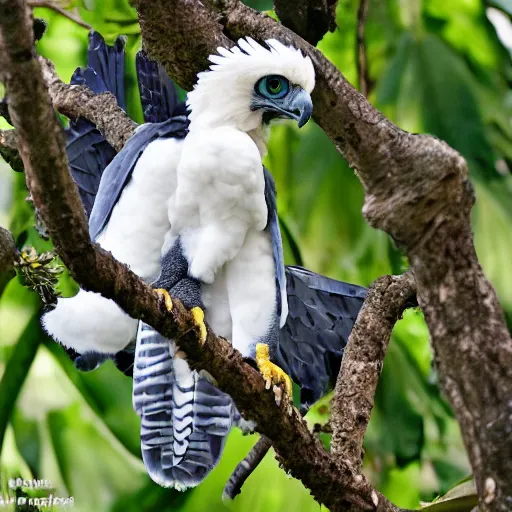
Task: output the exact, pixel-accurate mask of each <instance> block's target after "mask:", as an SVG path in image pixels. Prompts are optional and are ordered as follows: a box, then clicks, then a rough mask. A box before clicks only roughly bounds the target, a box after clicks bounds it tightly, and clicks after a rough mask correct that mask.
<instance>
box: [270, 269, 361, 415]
mask: <svg viewBox="0 0 512 512" xmlns="http://www.w3.org/2000/svg"><path fill="white" fill-rule="evenodd" d="M286 281H287V293H288V308H289V312H288V317H287V320H286V324H285V326H284V327H283V328H282V329H281V331H280V334H279V344H278V347H277V350H276V354H275V362H276V363H277V364H278V365H279V366H280V367H281V368H282V369H283V370H284V371H286V372H287V373H288V375H290V377H291V378H292V379H293V380H294V381H295V382H297V384H299V386H300V387H301V406H302V409H303V410H307V408H308V407H309V406H310V405H311V404H313V403H314V402H316V401H317V400H318V399H319V398H320V397H321V396H322V395H323V394H325V393H326V392H327V391H328V389H329V387H330V386H331V385H332V384H333V382H334V380H335V379H336V376H337V375H338V371H339V368H340V364H341V358H342V356H343V349H344V348H345V345H346V344H347V341H348V337H349V335H350V332H351V330H352V327H353V325H354V322H355V320H356V318H357V315H358V313H359V310H360V309H361V306H362V305H363V301H364V298H365V296H366V289H365V288H363V287H361V286H356V285H352V284H347V283H343V282H341V281H336V280H334V279H329V278H328V277H324V276H321V275H319V274H315V273H314V272H311V271H309V270H306V269H304V268H302V267H294V266H287V267H286Z"/></svg>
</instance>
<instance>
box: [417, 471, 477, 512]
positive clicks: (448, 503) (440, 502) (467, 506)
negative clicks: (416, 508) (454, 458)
mask: <svg viewBox="0 0 512 512" xmlns="http://www.w3.org/2000/svg"><path fill="white" fill-rule="evenodd" d="M477 504H478V494H477V492H476V487H475V483H474V481H473V479H472V478H470V479H469V480H466V481H463V482H461V483H459V484H457V485H456V486H455V487H453V488H452V489H450V490H449V491H448V492H447V493H446V494H445V495H444V496H441V497H439V498H437V499H435V500H434V501H433V502H432V503H422V508H421V510H426V511H428V512H471V511H472V510H473V509H474V508H475V507H476V505H477Z"/></svg>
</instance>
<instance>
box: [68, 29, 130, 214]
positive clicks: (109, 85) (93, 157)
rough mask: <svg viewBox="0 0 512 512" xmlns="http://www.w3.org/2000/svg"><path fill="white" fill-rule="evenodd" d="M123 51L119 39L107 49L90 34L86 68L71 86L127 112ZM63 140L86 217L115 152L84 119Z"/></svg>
mask: <svg viewBox="0 0 512 512" xmlns="http://www.w3.org/2000/svg"><path fill="white" fill-rule="evenodd" d="M124 47H125V40H124V38H121V37H118V38H117V39H116V42H115V43H114V46H108V45H107V44H105V40H104V39H103V37H102V36H101V35H100V34H99V33H98V32H94V31H92V32H91V33H90V34H89V50H88V54H87V67H86V68H78V69H77V70H76V71H75V72H74V73H73V76H72V78H71V84H73V85H84V86H87V87H88V88H89V89H91V90H92V91H93V92H94V93H96V94H100V93H103V92H111V93H113V94H114V95H115V97H116V99H117V102H118V104H119V105H120V106H121V107H122V108H126V102H125V90H124V54H125V51H124ZM66 137H67V141H66V151H67V154H68V159H69V166H70V171H71V175H72V176H73V179H74V181H75V183H76V184H77V186H78V191H79V193H80V198H81V200H82V204H83V205H84V209H85V212H86V214H87V216H88V217H89V215H90V213H91V210H92V207H93V204H94V199H95V198H96V193H97V191H98V187H99V184H100V180H101V176H102V174H103V171H104V170H105V168H106V167H107V165H108V164H109V163H110V162H111V161H112V159H113V158H114V156H115V155H116V152H115V150H114V148H113V147H112V146H111V145H110V144H109V143H108V142H107V141H106V140H105V138H104V137H103V135H102V134H101V133H100V132H99V131H98V130H97V129H96V126H95V125H94V124H93V123H91V122H90V121H88V120H87V119H84V118H83V117H80V118H78V119H75V120H72V121H70V123H69V128H68V129H67V130H66Z"/></svg>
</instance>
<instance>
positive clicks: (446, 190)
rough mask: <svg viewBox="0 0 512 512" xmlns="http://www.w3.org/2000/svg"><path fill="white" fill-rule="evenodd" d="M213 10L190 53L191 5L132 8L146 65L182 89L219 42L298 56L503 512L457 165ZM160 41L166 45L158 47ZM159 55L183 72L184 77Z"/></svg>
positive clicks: (321, 64) (247, 19)
mask: <svg viewBox="0 0 512 512" xmlns="http://www.w3.org/2000/svg"><path fill="white" fill-rule="evenodd" d="M216 5H217V8H218V9H219V15H220V21H221V22H222V25H221V24H220V23H217V22H215V23H213V22H210V24H209V25H208V30H204V31H202V32H201V34H200V35H199V36H198V41H199V42H197V41H196V34H194V35H190V36H189V34H188V33H186V32H180V30H179V28H178V27H179V25H180V20H181V19H183V18H185V19H188V20H192V19H195V17H196V15H198V14H199V15H200V16H201V18H200V19H203V18H204V16H205V15H206V13H207V11H206V9H205V8H204V7H203V5H202V3H201V2H200V1H199V0H170V1H164V0H159V1H156V2H143V1H142V0H139V1H138V2H137V6H138V8H139V14H140V19H141V27H142V35H143V37H144V38H145V40H146V43H147V50H148V52H149V54H150V55H152V56H153V57H155V58H157V59H161V58H162V57H163V58H164V60H165V63H166V66H167V69H168V71H169V72H170V73H171V75H172V76H173V77H174V78H176V79H177V81H178V82H179V83H180V84H181V85H182V86H185V87H190V86H191V85H192V83H193V82H194V79H195V74H194V72H195V71H199V70H202V69H204V68H205V58H206V56H207V55H208V54H209V53H212V52H214V51H215V48H216V46H217V45H218V44H219V41H224V43H225V44H226V45H229V44H232V41H234V40H236V39H238V38H239V37H242V36H247V35H250V36H252V37H254V38H256V39H268V38H271V37H274V38H278V39H280V40H281V41H283V42H285V43H291V44H293V45H294V46H296V47H297V48H300V49H302V50H303V51H304V52H306V53H307V54H308V55H310V57H311V58H312V60H313V63H314V65H315V70H316V78H317V80H316V87H315V90H314V91H313V95H312V97H313V103H314V105H315V109H314V119H315V120H316V121H317V122H318V124H319V125H320V126H321V127H322V128H323V129H324V131H325V132H326V133H327V135H329V137H330V138H331V139H332V140H333V142H334V143H335V145H336V147H337V148H338V149H339V151H340V152H341V153H342V154H343V155H344V156H345V158H346V159H347V160H348V162H349V164H350V165H351V166H353V167H355V168H356V170H357V174H358V176H359V178H360V180H361V182H362V184H363V186H364V189H365V192H366V201H365V207H364V214H365V216H366V218H367V219H368V221H369V223H370V224H371V225H372V226H374V227H376V228H380V229H382V230H384V231H386V232H388V233H389V234H390V235H391V236H392V237H393V238H394V240H395V241H396V242H397V244H398V245H399V246H400V247H401V248H402V249H403V250H404V252H405V253H406V254H407V256H408V257H409V261H410V262H411V267H412V270H413V271H414V274H415V277H416V282H417V287H418V301H419V303H420V305H421V307H422V309H423V311H424V313H425V319H426V321H427V325H428V327H429V330H430V334H431V337H432V345H433V348H434V354H435V358H436V362H437V366H438V369H439V375H440V381H441V384H442V388H443V390H444V391H445V393H446V394H447V396H448V397H449V399H450V402H451V404H452V406H453V408H454V410H455V413H456V415H457V418H458V420H459V422H460V425H461V429H462V434H463V439H464V442H465V445H466V448H467V450H468V453H469V456H470V460H471V465H472V467H473V471H474V475H475V480H476V484H477V488H478V491H479V496H480V499H481V504H482V507H483V509H487V510H500V511H505V510H509V509H510V502H512V402H511V401H510V396H512V341H511V339H510V335H509V333H508V331H507V328H506V324H505V320H504V316H503V312H502V310H501V308H500V307H499V304H498V300H497V297H496V294H495V292H494V289H493V288H492V286H491V285H490V283H489V282H488V281H487V280H486V279H485V276H484V275H483V273H482V269H481V267H480V265H479V263H478V259H477V257H476V253H475V250H474V246H473V237H472V233H471V228H470V211H471V207H472V204H473V195H472V189H471V185H470V183H469V181H468V173H467V166H466V163H465V162H464V160H463V159H462V158H461V157H460V155H459V154H458V153H457V152H456V151H454V150H453V149H451V148H450V147H449V146H448V145H447V144H445V143H444V142H442V141H440V140H438V139H436V138H434V137H430V136H425V135H413V134H410V133H406V132H404V131H402V130H400V129H399V128H397V127H396V126H394V125H393V124H392V123H391V122H389V121H388V120H387V119H385V118H384V116H382V114H380V113H379V112H378V111H377V110H375V109H374V108H373V107H372V106H371V105H370V104H369V103H368V101H367V100H366V99H365V98H364V97H363V96H362V95H361V94H359V93H358V92H357V91H356V90H355V89H354V88H353V87H352V86H351V85H350V84H349V83H348V82H347V81H346V80H345V78H344V77H343V76H342V75H341V73H340V72H339V71H338V70H337V69H336V68H335V67H334V66H333V65H332V64H331V63H330V62H329V61H327V59H326V58H325V57H324V56H323V55H322V54H321V53H320V52H319V51H318V50H316V49H315V48H313V47H312V46H310V45H309V44H307V43H306V42H305V41H303V40H302V39H300V38H299V37H298V36H297V35H295V34H294V33H293V32H291V31H290V30H288V29H286V28H285V27H284V26H282V25H280V24H278V23H276V22H275V21H274V20H272V19H271V18H269V17H268V16H265V15H264V14H261V13H258V12H256V11H254V10H252V9H250V8H249V7H247V6H245V5H243V4H242V3H241V2H239V1H238V0H217V2H216ZM177 12H179V13H180V15H179V18H175V17H174V13H177ZM169 32H171V33H172V34H173V35H174V36H175V37H167V34H168V33H169ZM162 34H165V36H162ZM180 35H181V37H179V36H180ZM226 36H228V37H229V38H230V40H227V39H226ZM166 55H172V56H173V57H175V56H179V62H187V66H186V70H185V72H184V71H183V70H180V64H179V62H178V63H175V64H174V65H173V64H171V63H170V62H169V60H168V59H167V60H166V59H165V56H166ZM454 362H456V364H454ZM486 482H487V483H488V484H487V485H486ZM489 482H491V483H495V484H496V486H495V487H496V493H495V496H494V499H487V500H486V502H485V503H483V500H484V498H485V497H486V496H487V494H486V489H487V488H490V487H492V485H491V484H489Z"/></svg>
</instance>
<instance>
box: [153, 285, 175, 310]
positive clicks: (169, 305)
mask: <svg viewBox="0 0 512 512" xmlns="http://www.w3.org/2000/svg"><path fill="white" fill-rule="evenodd" d="M155 292H156V294H157V295H158V297H159V298H160V299H162V300H163V301H164V303H165V307H166V309H167V311H169V312H171V311H172V299H171V296H170V295H169V292H168V291H167V290H164V289H163V288H156V289H155Z"/></svg>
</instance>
